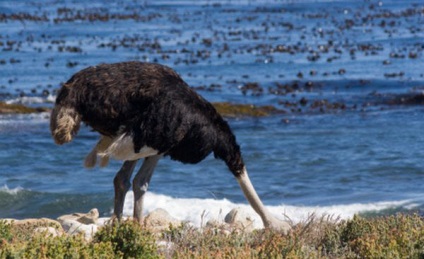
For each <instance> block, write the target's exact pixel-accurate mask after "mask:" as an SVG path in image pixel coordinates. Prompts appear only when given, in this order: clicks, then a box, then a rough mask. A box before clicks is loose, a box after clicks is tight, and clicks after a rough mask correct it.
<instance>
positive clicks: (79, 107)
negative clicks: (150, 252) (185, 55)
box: [50, 61, 290, 233]
mask: <svg viewBox="0 0 424 259" xmlns="http://www.w3.org/2000/svg"><path fill="white" fill-rule="evenodd" d="M81 122H82V123H84V124H85V125H87V126H88V127H90V128H91V129H92V130H93V131H96V132H98V133H99V134H100V138H99V140H98V142H97V144H96V145H95V146H94V148H93V149H92V150H91V151H90V152H89V154H88V155H87V156H86V158H85V161H84V165H85V166H86V167H89V168H90V167H94V166H95V165H96V164H97V159H99V160H100V161H99V166H106V165H107V164H108V161H109V159H110V158H113V159H116V160H122V161H123V165H122V167H121V168H120V169H119V171H118V172H117V174H116V176H115V177H114V179H113V185H114V192H115V196H114V209H113V215H112V217H113V218H116V219H118V220H120V219H121V218H122V216H123V207H124V201H125V196H126V193H127V192H128V191H129V190H130V188H131V183H132V190H133V192H134V211H133V219H134V220H135V221H136V222H138V223H140V224H142V221H143V216H142V211H143V200H144V195H145V193H146V192H147V190H148V187H149V184H150V180H151V177H152V175H153V172H154V170H155V167H156V165H157V163H158V161H159V160H160V159H161V158H162V157H170V158H171V159H172V160H176V161H180V162H182V163H189V164H195V163H198V162H200V161H202V160H203V159H204V158H206V157H207V156H208V155H209V154H211V153H213V154H214V156H215V158H217V159H221V160H223V161H224V162H225V163H226V165H227V167H228V169H229V171H230V172H231V173H232V174H233V175H234V177H235V178H236V180H237V181H238V183H239V186H240V188H241V190H242V192H243V193H244V196H245V197H246V199H247V201H248V202H249V203H250V205H251V207H252V208H253V209H254V211H255V212H256V213H257V214H259V216H260V218H261V220H262V222H263V225H264V227H265V228H271V229H276V230H281V231H284V232H286V233H287V231H289V230H290V225H289V224H288V223H287V222H286V221H283V220H280V219H277V218H276V217H274V216H273V215H272V214H271V213H270V212H269V211H268V210H267V209H266V207H265V206H264V205H263V203H262V201H261V199H260V198H259V196H258V194H257V192H256V191H255V189H254V187H253V184H252V182H251V180H250V178H249V176H248V173H247V170H246V166H245V164H244V161H243V158H242V155H241V150H240V146H239V145H238V143H237V141H236V137H235V135H234V134H233V132H232V130H231V128H230V126H229V124H228V123H227V121H225V120H224V119H223V117H222V116H221V115H220V114H219V113H218V112H217V111H216V109H215V108H214V106H213V105H212V104H211V103H210V102H208V101H207V100H206V99H204V98H203V97H201V96H200V95H199V94H198V93H197V92H196V91H194V90H193V89H192V88H191V87H190V86H189V85H188V84H187V83H186V82H185V81H184V80H183V79H182V78H181V77H180V76H179V75H178V74H177V72H175V70H173V69H172V68H170V67H168V66H165V65H161V64H157V63H148V62H139V61H125V62H118V63H102V64H98V65H95V66H90V67H87V68H84V69H82V70H80V71H78V72H76V73H75V74H74V75H73V76H71V78H70V79H69V80H68V81H67V82H66V83H64V84H63V85H62V86H61V87H60V89H59V90H58V92H57V97H56V101H55V104H54V107H53V109H52V111H51V117H50V131H51V134H52V138H53V139H54V141H55V143H56V144H58V145H62V144H65V143H68V142H70V141H72V139H73V138H74V137H75V136H76V135H77V133H78V131H79V128H80V124H81ZM141 159H144V161H143V163H142V165H141V167H140V169H139V170H138V172H137V173H136V174H135V176H134V178H133V180H132V182H131V176H132V174H133V171H134V169H135V167H136V163H137V161H138V160H141Z"/></svg>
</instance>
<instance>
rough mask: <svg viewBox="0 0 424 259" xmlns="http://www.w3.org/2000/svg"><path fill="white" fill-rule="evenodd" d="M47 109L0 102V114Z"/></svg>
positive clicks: (43, 110) (35, 111)
mask: <svg viewBox="0 0 424 259" xmlns="http://www.w3.org/2000/svg"><path fill="white" fill-rule="evenodd" d="M46 111H49V109H47V108H43V107H40V108H32V107H27V106H25V105H22V104H8V103H5V102H0V114H28V113H39V112H46Z"/></svg>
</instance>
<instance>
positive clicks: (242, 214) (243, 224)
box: [224, 208, 254, 232]
mask: <svg viewBox="0 0 424 259" xmlns="http://www.w3.org/2000/svg"><path fill="white" fill-rule="evenodd" d="M224 220H225V222H226V223H228V224H230V225H231V227H233V228H234V229H239V230H243V231H246V232H251V231H253V230H254V225H253V219H252V217H251V216H250V215H249V213H247V212H246V211H245V210H243V209H242V208H234V209H232V210H231V211H230V212H229V213H228V214H227V215H226V216H225V219H224Z"/></svg>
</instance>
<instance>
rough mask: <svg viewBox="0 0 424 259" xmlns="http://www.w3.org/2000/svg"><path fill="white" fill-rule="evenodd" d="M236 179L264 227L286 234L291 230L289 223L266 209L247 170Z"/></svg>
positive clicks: (244, 169)
mask: <svg viewBox="0 0 424 259" xmlns="http://www.w3.org/2000/svg"><path fill="white" fill-rule="evenodd" d="M236 179H237V181H238V183H239V185H240V187H241V189H242V191H243V193H244V196H246V199H247V200H248V201H249V203H250V205H251V206H252V208H253V209H254V210H255V211H256V213H258V214H259V216H260V217H261V219H262V222H263V224H264V226H265V227H266V228H271V229H274V230H278V231H282V232H284V233H285V234H286V233H287V232H288V231H289V230H290V229H291V227H290V225H289V224H288V223H287V222H285V221H282V220H279V219H277V218H275V217H274V216H272V215H271V214H270V213H269V211H268V210H267V209H266V208H265V206H264V205H263V204H262V201H261V200H260V198H259V196H258V194H257V193H256V191H255V188H254V187H253V185H252V182H251V181H250V178H249V176H248V174H247V171H246V168H243V172H242V173H241V174H240V175H239V176H237V177H236Z"/></svg>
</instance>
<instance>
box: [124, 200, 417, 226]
mask: <svg viewBox="0 0 424 259" xmlns="http://www.w3.org/2000/svg"><path fill="white" fill-rule="evenodd" d="M133 200H134V195H133V192H128V194H127V197H126V200H125V206H124V216H132V212H133ZM415 206H418V205H415V204H413V203H412V202H411V200H399V201H384V202H375V203H352V204H346V205H332V206H292V205H284V204H281V205H278V206H266V207H267V209H268V210H269V211H270V212H271V213H272V214H273V215H274V216H275V217H277V218H279V219H281V220H289V221H291V222H293V223H299V222H302V221H304V220H307V219H308V217H310V216H311V215H312V214H314V215H315V216H317V217H320V216H331V217H333V218H340V219H349V218H352V217H353V216H354V215H355V214H358V213H364V212H378V211H381V210H385V209H390V208H399V207H404V208H409V209H410V208H413V207H415ZM158 208H161V209H165V210H166V211H168V212H169V214H170V215H171V216H172V217H174V218H176V219H178V220H181V221H188V222H190V223H191V224H193V225H194V226H196V227H200V226H204V225H205V224H206V222H207V221H209V220H217V221H219V222H223V221H224V218H225V215H226V214H227V213H228V212H230V211H231V210H232V209H234V208H241V209H242V210H244V211H245V212H246V213H247V214H248V215H250V217H251V219H253V220H254V227H255V228H262V227H263V225H262V221H261V219H260V217H259V216H258V215H257V214H256V213H255V212H254V211H253V209H252V208H251V207H250V206H249V205H248V204H241V203H233V202H231V201H229V200H227V199H222V200H216V199H196V198H173V197H170V196H166V195H162V194H155V193H151V192H148V193H146V197H145V200H144V213H145V214H146V213H149V212H150V211H153V210H155V209H158Z"/></svg>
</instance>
